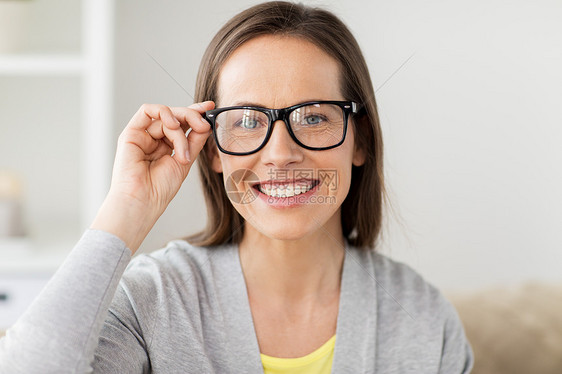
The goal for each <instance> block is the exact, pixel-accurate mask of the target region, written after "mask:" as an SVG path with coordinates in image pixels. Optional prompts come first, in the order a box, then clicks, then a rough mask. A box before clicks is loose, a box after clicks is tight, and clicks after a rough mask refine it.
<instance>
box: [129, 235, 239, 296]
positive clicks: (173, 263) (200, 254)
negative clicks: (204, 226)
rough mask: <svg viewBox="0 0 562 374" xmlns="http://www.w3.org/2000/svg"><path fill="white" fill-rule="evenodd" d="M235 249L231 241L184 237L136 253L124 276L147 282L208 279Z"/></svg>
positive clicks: (142, 282) (132, 280)
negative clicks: (201, 243)
mask: <svg viewBox="0 0 562 374" xmlns="http://www.w3.org/2000/svg"><path fill="white" fill-rule="evenodd" d="M233 249H234V248H233V247H232V246H229V245H224V246H216V247H197V246H193V245H191V244H189V243H188V242H186V241H184V240H175V241H171V242H169V243H168V244H167V245H166V247H164V248H162V249H159V250H156V251H154V252H151V253H147V254H140V255H138V256H135V257H134V258H133V259H132V260H131V263H130V264H129V266H128V267H127V269H126V271H125V274H124V276H123V280H124V281H125V282H127V283H131V282H133V283H137V284H139V285H143V284H144V286H147V285H148V284H150V283H152V284H153V285H157V284H158V283H161V282H165V283H170V282H173V283H178V282H179V283H182V284H185V283H186V282H190V283H192V282H196V283H205V282H206V281H207V279H208V278H210V277H211V278H212V276H213V269H214V268H215V267H217V266H224V264H225V262H228V261H227V260H228V259H230V257H232V256H231V255H232V251H233ZM225 257H226V259H225ZM147 283H148V284H147Z"/></svg>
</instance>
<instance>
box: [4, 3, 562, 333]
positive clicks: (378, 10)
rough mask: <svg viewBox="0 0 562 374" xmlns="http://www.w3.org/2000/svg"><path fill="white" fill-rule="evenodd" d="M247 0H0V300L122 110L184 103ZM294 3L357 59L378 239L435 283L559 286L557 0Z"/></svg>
mask: <svg viewBox="0 0 562 374" xmlns="http://www.w3.org/2000/svg"><path fill="white" fill-rule="evenodd" d="M255 3H257V1H244V0H237V1H229V0H218V1H180V0H164V1H149V0H119V1H110V0H101V1H93V0H91V1H87V0H84V1H77V0H25V1H16V0H12V1H6V0H2V1H0V130H1V131H0V281H1V280H2V279H3V282H4V283H0V286H2V284H4V286H3V287H4V291H2V290H1V289H0V300H1V299H2V298H3V299H4V300H5V301H6V300H8V299H12V300H13V299H14V297H15V298H16V299H17V300H18V303H20V302H21V304H22V305H24V304H25V303H26V302H27V301H26V299H25V297H23V296H13V295H12V294H8V291H6V289H8V288H10V287H14V284H16V283H15V282H14V279H17V280H18V282H17V284H18V285H25V287H26V288H25V287H24V286H22V287H24V288H25V290H27V291H26V292H27V293H26V292H24V294H29V295H31V294H33V292H34V291H33V290H35V289H39V288H40V287H41V286H42V285H43V284H44V281H45V279H48V277H49V276H50V274H52V272H53V271H54V269H56V267H57V266H58V265H59V264H60V262H61V261H62V259H63V258H64V256H65V255H66V254H67V253H68V251H70V250H71V248H72V246H73V244H74V243H75V242H76V241H77V240H78V239H79V238H80V236H81V234H82V232H83V230H84V229H85V228H87V227H88V225H89V223H90V221H91V219H92V218H93V216H94V215H95V213H96V210H97V207H99V205H100V204H101V201H102V200H103V197H104V196H105V193H106V192H107V189H108V187H109V182H110V176H111V167H112V161H113V156H114V152H115V146H116V140H117V137H118V135H119V133H120V132H121V131H122V129H123V128H124V127H125V125H126V124H127V122H128V121H129V119H130V118H131V116H132V115H133V114H134V113H135V111H136V110H137V109H138V108H139V106H140V105H141V104H143V103H145V102H146V103H161V104H166V105H169V106H187V105H189V104H191V103H192V102H193V99H192V96H191V95H192V93H193V90H194V84H195V78H196V73H197V70H198V64H199V61H200V59H201V56H202V54H203V52H204V49H205V47H206V45H207V44H208V42H209V41H210V40H211V38H212V36H213V35H214V34H215V32H216V31H218V29H219V28H220V27H221V25H222V24H223V23H224V22H225V21H226V20H227V19H229V18H230V17H232V16H233V15H234V14H236V13H237V12H239V11H241V10H242V9H244V8H246V7H248V6H249V5H252V4H255ZM303 3H306V4H312V5H319V6H323V7H326V8H328V9H330V10H332V11H334V12H335V13H336V14H337V15H339V16H340V17H341V18H342V19H343V20H344V21H345V22H346V23H347V25H349V27H350V28H351V30H352V31H353V32H354V34H355V36H356V38H357V39H358V42H359V44H360V46H361V47H362V49H363V52H364V55H365V58H366V60H367V62H368V64H369V67H370V71H371V75H372V80H373V84H374V87H375V89H376V95H377V101H378V107H379V113H380V119H381V122H382V127H383V132H384V141H385V157H386V160H385V167H386V169H385V172H386V177H387V183H388V185H387V188H388V191H389V198H390V201H391V203H392V209H389V210H388V212H387V218H386V219H387V221H386V223H385V230H384V235H383V237H382V241H381V246H380V250H381V251H383V252H384V253H385V254H387V255H389V256H391V257H393V258H395V259H397V260H399V261H404V262H406V263H408V264H410V265H411V266H412V267H413V268H415V269H416V270H417V271H419V272H420V273H422V275H423V276H424V277H425V278H426V279H428V280H429V281H430V282H432V283H434V284H435V285H437V286H438V287H440V288H442V289H444V290H461V289H462V290H473V289H477V288H480V287H487V286H490V287H491V286H497V285H509V284H518V283H520V282H524V281H529V280H535V281H545V282H557V281H561V279H562V274H561V271H560V269H561V264H562V238H561V233H562V230H561V226H562V194H561V191H562V173H561V167H560V165H562V147H561V146H560V145H561V144H562V110H561V108H562V105H561V103H562V70H561V69H560V66H562V48H561V46H562V26H561V23H560V20H561V19H562V2H561V1H559V0H551V1H549V0H538V1H521V0H516V1H503V0H487V1H484V0H477V1H468V0H462V1H451V0H433V1H415V0H407V1H390V0H377V1H374V0H348V1H345V2H342V1H335V0H330V1H328V0H326V1H303ZM202 196H203V195H202V191H201V188H200V186H199V176H198V173H197V172H196V168H194V169H192V173H191V174H190V175H189V177H188V178H187V180H186V181H185V183H184V185H183V187H182V189H181V190H180V192H179V193H178V196H177V197H176V199H175V200H174V201H173V202H172V204H171V205H170V207H169V208H168V210H167V211H166V213H165V214H164V215H163V216H162V218H161V219H160V220H159V222H158V223H157V224H156V226H155V227H154V229H153V231H152V233H151V234H150V236H149V237H148V238H147V239H146V241H145V243H144V244H143V246H142V249H141V251H143V252H148V251H152V250H154V249H157V248H160V247H162V246H164V245H165V244H166V242H168V241H169V240H172V239H175V238H180V237H183V236H185V235H187V234H189V233H193V232H195V231H197V230H199V229H201V228H202V227H203V226H204V224H205V220H206V212H205V206H204V202H203V197H202ZM2 277H3V278H2ZM7 284H9V286H7ZM2 292H3V295H4V296H2ZM12 293H13V292H12ZM18 295H19V293H18ZM14 303H15V302H14ZM16 309H17V308H16ZM0 312H2V313H4V321H8V320H10V318H12V315H8V314H7V313H8V312H6V311H5V310H4V311H1V309H0ZM14 313H16V314H17V312H14ZM1 321H2V317H1V316H0V323H1ZM6 323H7V322H6ZM2 327H3V326H1V325H0V329H1V328H2Z"/></svg>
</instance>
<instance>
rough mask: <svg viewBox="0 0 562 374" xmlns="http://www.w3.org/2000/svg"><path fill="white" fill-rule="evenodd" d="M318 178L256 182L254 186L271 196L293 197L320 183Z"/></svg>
mask: <svg viewBox="0 0 562 374" xmlns="http://www.w3.org/2000/svg"><path fill="white" fill-rule="evenodd" d="M318 183H319V182H318V181H317V180H299V181H295V182H285V183H282V182H274V183H272V182H266V183H262V184H256V185H255V186H254V188H256V189H258V190H259V191H260V192H261V193H263V194H265V195H267V196H271V197H277V198H279V197H292V196H297V195H300V194H303V193H306V192H308V191H310V190H311V189H313V188H314V187H316V186H317V185H318Z"/></svg>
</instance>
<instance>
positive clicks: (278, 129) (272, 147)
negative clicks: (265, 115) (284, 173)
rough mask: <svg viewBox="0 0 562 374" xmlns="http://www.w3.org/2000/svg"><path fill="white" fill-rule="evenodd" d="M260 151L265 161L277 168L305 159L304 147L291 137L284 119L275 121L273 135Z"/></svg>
mask: <svg viewBox="0 0 562 374" xmlns="http://www.w3.org/2000/svg"><path fill="white" fill-rule="evenodd" d="M260 153H261V159H262V162H263V163H265V164H269V165H270V166H274V167H276V168H284V167H287V166H288V165H289V164H291V163H298V162H301V161H302V159H303V152H302V148H301V147H300V146H299V145H298V144H297V143H295V141H294V140H293V138H291V134H289V130H287V127H286V125H285V122H283V121H282V120H277V121H275V122H274V123H273V130H272V132H271V136H270V138H269V140H268V141H267V144H266V145H265V147H263V148H262V150H261V152H260Z"/></svg>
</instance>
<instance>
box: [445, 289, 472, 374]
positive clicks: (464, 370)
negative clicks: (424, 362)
mask: <svg viewBox="0 0 562 374" xmlns="http://www.w3.org/2000/svg"><path fill="white" fill-rule="evenodd" d="M445 303H446V310H447V315H448V317H447V319H446V320H445V329H444V335H443V350H442V354H441V365H440V367H439V374H453V373H454V374H457V373H458V374H469V373H470V372H471V370H472V367H473V366H474V354H473V352H472V348H471V347H470V343H469V342H468V339H467V338H466V335H465V333H464V327H463V325H462V322H461V319H460V318H459V315H458V313H457V311H456V309H455V307H454V306H453V305H452V304H451V303H450V302H449V301H447V300H445Z"/></svg>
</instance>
